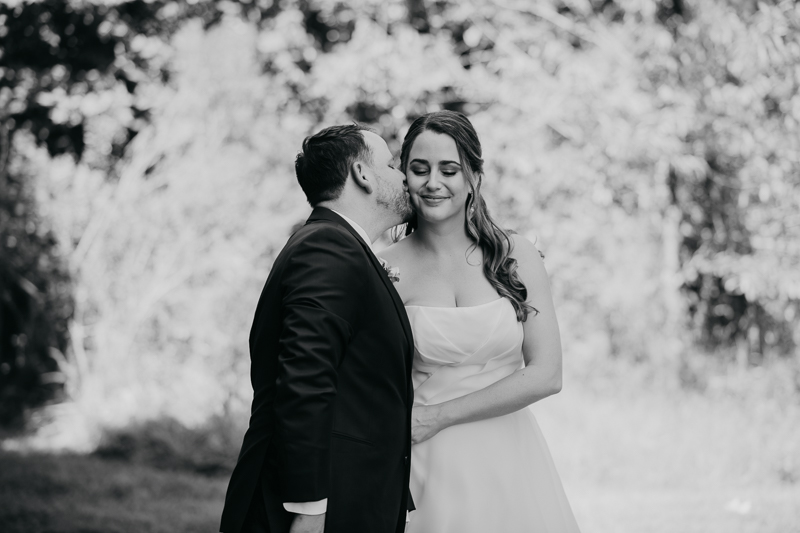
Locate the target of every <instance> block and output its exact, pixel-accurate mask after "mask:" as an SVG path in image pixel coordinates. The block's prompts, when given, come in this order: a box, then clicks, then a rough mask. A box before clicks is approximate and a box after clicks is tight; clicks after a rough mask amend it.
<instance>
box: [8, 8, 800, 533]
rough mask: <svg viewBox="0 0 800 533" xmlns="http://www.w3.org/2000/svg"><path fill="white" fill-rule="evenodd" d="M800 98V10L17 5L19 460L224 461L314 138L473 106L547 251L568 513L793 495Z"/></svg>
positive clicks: (389, 130)
mask: <svg viewBox="0 0 800 533" xmlns="http://www.w3.org/2000/svg"><path fill="white" fill-rule="evenodd" d="M799 86H800V6H799V5H798V4H797V3H796V2H794V1H791V0H765V1H759V2H756V1H751V0H703V1H701V0H539V1H536V2H533V1H522V0H466V1H456V0H381V1H378V0H353V1H348V2H339V1H335V0H238V1H233V0H227V1H212V0H41V1H9V0H6V1H4V2H2V3H0V423H2V424H3V425H5V426H6V427H7V428H20V427H25V428H27V429H28V430H29V434H28V435H27V436H25V438H24V439H22V440H20V439H17V440H7V441H6V447H7V448H8V447H11V448H15V447H16V448H25V449H70V450H82V451H93V450H98V449H99V450H100V451H99V453H101V454H105V455H110V456H116V457H125V458H135V457H140V456H142V455H144V456H148V454H149V456H152V455H153V454H152V453H150V452H147V451H144V452H143V451H142V450H148V449H149V450H152V449H153V446H156V445H154V444H153V443H154V442H155V443H158V444H157V446H156V448H157V449H158V450H161V451H160V452H159V453H158V454H156V455H157V458H156V459H155V460H154V461H155V464H161V463H159V461H161V462H162V463H163V461H164V457H165V456H169V457H172V456H173V455H174V456H175V457H178V458H179V459H176V460H175V462H178V463H180V464H184V465H185V464H189V465H193V467H196V468H197V469H198V471H217V470H219V469H220V468H222V469H223V470H224V469H225V468H229V465H230V464H231V461H233V460H235V454H236V453H237V451H238V442H239V439H240V438H241V431H242V429H241V428H242V425H243V424H245V423H246V420H247V414H246V412H247V409H248V406H249V402H250V399H251V390H250V387H249V381H248V371H249V359H248V354H247V336H248V331H249V326H250V321H251V318H252V314H253V311H254V308H255V304H256V301H257V298H258V295H259V293H260V290H261V286H262V284H263V282H264V280H265V279H266V276H267V274H268V272H269V269H270V266H271V263H272V260H273V259H274V257H275V255H276V253H277V252H278V251H279V250H280V248H281V247H282V245H283V244H284V242H285V241H286V239H287V238H288V236H289V235H290V233H291V231H292V229H293V228H294V227H295V226H296V225H297V224H298V223H301V222H302V221H303V220H304V219H305V217H306V216H307V214H308V212H309V208H308V206H307V205H306V203H305V201H304V197H303V195H302V192H301V191H300V189H299V187H298V186H297V185H296V183H295V178H294V174H293V167H292V162H293V158H294V155H295V153H296V152H297V150H298V149H299V147H300V144H301V142H302V139H303V138H304V137H305V136H306V135H309V134H311V133H313V132H315V131H317V130H318V129H320V128H322V127H325V126H328V125H331V124H336V123H346V122H350V121H353V120H356V121H359V122H363V123H366V124H368V125H370V126H372V127H373V128H375V129H376V130H377V131H378V132H379V133H380V134H381V135H382V136H383V137H384V138H385V139H386V140H387V142H388V143H389V145H390V148H392V149H393V150H395V151H396V150H399V147H400V143H401V142H402V138H403V135H404V133H405V131H406V129H407V127H408V125H409V124H410V122H411V121H412V120H413V119H414V118H416V117H417V116H418V115H420V114H422V113H425V112H427V111H432V110H437V109H453V110H458V111H462V112H464V113H466V114H467V115H468V116H469V117H470V119H471V120H472V121H473V123H474V124H475V126H476V128H477V130H478V132H479V134H480V137H481V140H482V143H483V147H484V156H485V159H486V162H487V163H486V182H485V188H484V190H485V194H487V195H488V197H489V203H490V207H491V209H492V211H493V213H494V214H495V216H496V217H497V218H498V219H499V220H500V221H501V222H502V223H503V225H505V226H506V227H509V228H513V229H515V230H516V231H518V232H520V233H522V234H524V235H526V236H528V237H530V238H531V239H532V240H535V241H536V243H537V246H539V247H540V248H541V250H542V251H543V252H544V253H545V255H546V265H547V267H548V270H549V272H550V275H551V280H552V284H553V289H554V295H555V298H556V306H557V309H558V311H559V318H560V321H561V324H562V334H563V340H564V348H565V374H566V382H565V383H566V385H565V391H564V392H563V393H562V394H561V395H559V397H558V398H557V399H554V400H549V402H551V403H549V404H547V405H543V406H542V411H543V412H542V413H541V415H540V417H541V419H542V424H543V426H545V429H546V430H548V431H546V433H547V434H548V439H549V440H550V442H551V446H552V448H553V451H554V455H555V456H556V459H557V463H559V467H560V469H561V471H562V475H563V476H564V477H565V480H567V482H569V483H571V486H573V487H575V489H574V491H575V492H576V493H577V494H580V490H581V489H580V487H581V486H582V484H591V483H595V484H608V483H613V482H619V483H622V484H624V485H625V486H628V487H632V486H639V485H641V484H644V485H647V484H648V483H649V484H651V485H653V486H671V484H672V485H680V484H681V483H682V482H686V480H687V479H688V478H691V479H692V480H691V482H690V484H691V485H692V486H704V485H703V484H704V483H706V482H707V483H708V484H710V486H716V487H719V486H729V485H730V484H731V483H733V484H734V485H735V484H737V483H738V484H743V485H748V486H750V485H753V484H767V485H770V486H772V485H776V486H785V485H789V486H794V485H795V484H796V483H797V482H798V480H800V457H798V452H797V449H798V448H799V447H800V355H799V352H798V344H800V327H799V326H800V307H799V305H800V94H798V93H799V92H800V87H799ZM386 242H388V241H386ZM548 406H551V407H550V408H548ZM634 428H635V429H634ZM587 436H589V437H590V438H591V440H592V442H594V443H595V445H594V446H592V447H588V446H586V442H587V441H586V438H587ZM148 443H149V444H148ZM165 450H166V451H165ZM204 450H205V451H204ZM203 453H205V455H203ZM165 454H166V455H165ZM170 454H172V455H170ZM159 458H160V459H159ZM151 459H152V457H151ZM150 462H151V463H152V462H153V461H150ZM655 464H658V465H659V466H658V467H654V466H653V465H655ZM220 465H221V466H220ZM678 465H680V466H678ZM642 472H647V473H646V474H643V473H642ZM698 480H699V481H698ZM703 480H705V481H703ZM569 483H568V489H569V488H570V485H569ZM568 492H569V490H568ZM581 501H584V502H590V499H584V500H580V498H578V502H579V507H580V502H581ZM591 501H598V500H591ZM596 506H597V508H599V507H602V505H601V504H599V503H598V504H596ZM734 508H736V506H735V505H734ZM581 509H589V510H584V511H582V510H581ZM591 509H593V507H592V504H591V503H586V504H585V506H584V507H583V508H579V509H578V514H579V516H580V515H581V513H584V514H585V515H587V516H588V515H589V514H591ZM734 511H735V509H734ZM797 518H798V521H800V517H797ZM761 531H765V530H763V529H762V530H761ZM783 531H788V530H783Z"/></svg>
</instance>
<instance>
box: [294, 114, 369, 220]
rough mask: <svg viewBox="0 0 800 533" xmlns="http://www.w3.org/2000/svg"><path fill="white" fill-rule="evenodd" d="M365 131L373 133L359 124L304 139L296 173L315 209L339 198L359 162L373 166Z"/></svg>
mask: <svg viewBox="0 0 800 533" xmlns="http://www.w3.org/2000/svg"><path fill="white" fill-rule="evenodd" d="M364 131H371V130H370V129H369V128H367V127H364V126H361V125H359V124H348V125H346V126H331V127H330V128H325V129H324V130H322V131H320V132H319V133H316V134H314V135H311V136H310V137H306V138H305V140H304V141H303V151H302V152H300V153H299V154H297V158H296V159H295V161H294V172H295V174H296V175H297V182H298V183H299V184H300V187H301V188H302V189H303V192H304V193H306V198H307V199H308V203H309V204H311V206H312V207H314V206H315V205H317V204H318V203H320V202H324V201H326V200H335V199H336V198H338V197H339V195H340V194H341V193H342V189H344V184H345V182H346V181H347V176H348V174H349V173H350V167H351V166H352V164H353V163H355V162H356V161H357V160H358V159H361V160H363V161H366V162H367V163H368V164H372V150H370V148H369V146H367V142H366V141H365V140H364V135H363V133H362V132H364Z"/></svg>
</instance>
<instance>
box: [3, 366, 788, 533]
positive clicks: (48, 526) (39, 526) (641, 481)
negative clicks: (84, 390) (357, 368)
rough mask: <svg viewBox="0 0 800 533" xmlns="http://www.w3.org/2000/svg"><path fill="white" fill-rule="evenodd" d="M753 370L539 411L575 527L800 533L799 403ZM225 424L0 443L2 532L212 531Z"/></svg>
mask: <svg viewBox="0 0 800 533" xmlns="http://www.w3.org/2000/svg"><path fill="white" fill-rule="evenodd" d="M781 375H783V374H781ZM757 377H758V374H754V373H749V374H747V375H745V376H744V378H743V379H745V381H743V382H742V384H741V386H737V387H734V388H732V389H731V390H723V391H719V390H716V389H714V388H712V387H709V389H708V390H707V391H706V392H704V393H702V394H700V393H692V392H686V391H680V390H678V391H672V392H670V391H668V390H648V389H647V388H646V387H638V386H637V387H635V388H632V389H631V390H630V391H627V392H626V391H625V390H623V389H621V388H620V387H615V388H605V389H604V388H595V389H592V390H590V389H589V387H588V385H583V386H581V385H580V384H579V383H578V382H576V381H575V380H573V381H572V382H567V383H568V385H569V386H567V387H565V389H564V391H563V392H562V393H561V394H559V395H557V396H555V397H553V398H548V399H547V400H545V401H543V402H541V404H537V405H536V406H534V411H535V413H536V416H537V418H538V420H539V423H540V425H541V427H542V431H543V432H544V435H545V438H546V439H547V442H548V444H549V446H550V449H551V452H552V455H553V458H554V460H555V462H556V466H557V468H558V471H559V473H560V475H561V477H562V480H563V482H564V487H565V490H566V492H567V495H568V497H569V499H570V502H571V504H572V507H573V510H574V512H575V515H576V518H577V519H578V523H579V524H580V526H581V529H582V531H583V533H800V402H798V401H797V396H796V395H794V393H791V394H790V393H788V392H781V390H782V388H781V387H780V386H777V385H776V383H778V382H775V381H774V380H772V381H769V382H764V383H763V384H762V385H759V382H758V380H757V379H756V378H757ZM595 381H599V380H595ZM726 383H727V385H726V386H730V387H733V385H731V383H734V384H735V382H734V381H732V380H728V381H726ZM232 418H233V419H232V420H227V419H226V420H225V421H224V422H225V423H224V424H223V423H221V422H219V421H218V423H217V424H216V425H211V426H209V427H208V428H206V429H204V430H202V432H200V433H197V434H196V435H195V433H191V432H187V431H184V430H181V429H180V428H177V427H176V426H175V425H174V424H170V423H161V424H154V425H150V426H147V425H145V426H140V427H138V429H137V428H131V431H132V432H133V433H131V434H130V435H127V436H124V438H120V439H118V440H117V441H114V442H116V443H117V445H116V447H114V446H110V447H109V446H107V447H106V448H105V453H106V457H117V459H108V458H102V457H99V456H97V455H88V456H87V455H83V456H82V455H51V454H43V453H36V454H18V453H12V452H10V451H4V452H3V451H0V533H37V532H41V533H44V532H52V533H90V532H96V533H115V532H120V533H122V532H131V533H147V532H170V533H180V532H210V533H213V532H215V531H217V525H218V523H219V515H220V512H221V508H222V502H223V500H224V496H225V488H226V484H227V473H226V472H227V470H228V469H229V466H225V465H229V464H230V461H232V460H233V458H232V457H235V455H234V456H230V457H228V456H229V455H230V454H235V453H236V448H237V446H236V443H238V441H239V439H240V438H241V428H237V426H236V424H235V423H234V422H236V421H237V420H238V417H232ZM242 420H246V417H243V418H242ZM226 424H227V425H226ZM212 444H213V446H212ZM126 446H127V447H129V448H130V449H128V448H126ZM204 446H205V448H204ZM167 452H169V453H167ZM226 454H227V455H226ZM119 457H128V458H129V459H130V460H128V461H123V460H120V459H119ZM159 461H160V462H159ZM154 465H162V467H161V468H159V467H156V466H154ZM209 465H211V466H214V465H217V467H216V468H210V466H209ZM220 465H222V466H220ZM199 472H206V474H204V473H199ZM208 472H211V473H214V475H209V474H207V473H208ZM432 533H435V532H432ZM489 533H493V532H489ZM498 533H502V532H498Z"/></svg>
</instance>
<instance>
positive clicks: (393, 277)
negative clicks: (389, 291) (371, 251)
mask: <svg viewBox="0 0 800 533" xmlns="http://www.w3.org/2000/svg"><path fill="white" fill-rule="evenodd" d="M378 261H380V262H381V266H382V267H383V270H385V271H386V275H387V276H389V280H390V281H391V282H392V283H397V282H398V281H400V267H393V266H391V265H390V264H389V263H387V262H386V261H385V260H383V259H381V258H380V257H379V258H378Z"/></svg>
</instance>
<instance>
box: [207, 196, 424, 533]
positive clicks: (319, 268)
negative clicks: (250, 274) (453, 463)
mask: <svg viewBox="0 0 800 533" xmlns="http://www.w3.org/2000/svg"><path fill="white" fill-rule="evenodd" d="M412 356H413V341H412V337H411V327H410V325H409V323H408V317H407V316H406V313H405V308H404V307H403V303H402V301H401V300H400V297H399V296H398V294H397V291H396V290H395V289H394V287H393V286H392V282H391V281H390V280H389V279H388V276H387V274H386V272H385V271H384V270H383V268H382V267H381V265H380V263H379V261H378V260H377V258H376V257H375V256H374V255H373V253H372V252H371V251H370V249H369V246H368V245H367V243H365V242H364V241H363V239H362V238H361V237H360V236H359V235H358V234H357V233H356V232H355V230H353V229H352V228H351V227H350V226H349V225H348V224H347V222H345V221H344V220H343V219H342V218H341V217H340V216H338V215H337V214H336V213H334V212H333V211H330V210H329V209H324V208H317V209H315V210H314V212H313V213H312V214H311V216H310V217H309V219H308V221H307V222H306V225H305V226H303V227H302V228H301V229H300V230H298V231H297V232H296V233H295V234H294V235H293V236H292V237H291V238H290V239H289V242H288V243H287V244H286V246H285V247H284V249H283V250H282V251H281V253H280V254H279V255H278V257H277V259H276V260H275V263H274V265H273V267H272V271H271V272H270V274H269V277H268V279H267V283H266V285H265V286H264V290H263V292H262V293H261V298H260V300H259V302H258V307H257V309H256V315H255V319H254V321H253V327H252V330H251V332H250V359H251V381H252V384H253V391H254V397H253V405H252V414H251V417H250V427H249V429H248V430H247V433H246V434H245V436H244V443H243V445H242V450H241V452H240V454H239V461H238V463H237V465H236V468H235V469H234V471H233V475H232V477H231V481H230V484H229V486H228V493H227V496H226V498H225V508H224V510H223V513H222V523H221V524H220V530H221V531H224V532H225V533H239V531H240V530H241V528H242V522H243V521H244V518H245V516H246V514H247V511H248V507H249V506H250V503H251V501H252V499H253V496H254V494H255V493H256V491H261V496H260V497H262V498H263V502H264V506H265V508H266V515H267V517H268V521H269V527H268V528H267V530H268V531H271V532H273V533H278V532H284V531H288V528H289V525H290V523H291V519H292V517H293V515H292V514H290V513H288V512H286V511H285V510H284V509H283V502H310V501H317V500H321V499H323V498H328V511H327V515H326V523H325V531H326V532H333V533H337V532H341V533H359V532H363V533H394V532H402V531H403V528H404V527H405V514H406V509H413V504H411V503H410V499H409V497H408V478H409V470H410V454H411V442H410V435H411V422H410V420H411V405H412V400H413V389H412V385H411V377H410V372H411V359H412ZM256 497H259V496H256Z"/></svg>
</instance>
